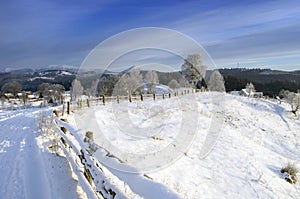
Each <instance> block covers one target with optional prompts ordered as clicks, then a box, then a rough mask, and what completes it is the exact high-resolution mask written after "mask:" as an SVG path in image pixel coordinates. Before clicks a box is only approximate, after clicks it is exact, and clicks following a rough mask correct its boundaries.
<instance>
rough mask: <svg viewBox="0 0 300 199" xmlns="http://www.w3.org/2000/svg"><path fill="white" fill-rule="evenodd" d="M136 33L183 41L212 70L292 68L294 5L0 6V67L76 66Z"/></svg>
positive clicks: (136, 1)
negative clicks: (207, 59)
mask: <svg viewBox="0 0 300 199" xmlns="http://www.w3.org/2000/svg"><path fill="white" fill-rule="evenodd" d="M140 27H162V28H169V29H174V30H176V31H179V32H181V33H184V34H186V35H188V36H189V37H191V38H193V39H194V40H196V41H197V42H199V43H200V44H201V45H203V47H204V48H205V49H206V50H207V52H208V53H209V54H210V56H211V57H212V58H213V60H214V61H215V63H216V64H217V67H236V66H237V63H239V66H245V67H266V68H273V69H281V70H299V69H300V1H298V0H295V1H289V0H286V1H284V0H281V1H274V0H272V1H269V0H265V1H255V0H249V1H245V0H244V1H243V0H239V1H229V0H228V1H218V0H211V1H201V0H198V1H156V0H152V1H140V0H133V1H130V0H129V1H122V0H120V1H118V0H116V1H113V0H107V1H100V0H87V1H82V0H72V1H71V0H64V1H61V0H26V1H23V0H2V1H1V6H0V68H22V67H43V66H47V65H63V64H66V65H75V66H79V65H80V64H81V63H82V61H83V60H84V58H85V57H86V56H87V55H88V53H89V52H90V51H91V50H92V49H93V48H94V47H95V46H97V45H98V44H99V43H100V42H101V41H103V40H105V39H107V38H109V37H110V36H113V35H114V34H117V33H119V32H122V31H126V30H128V29H132V28H140Z"/></svg>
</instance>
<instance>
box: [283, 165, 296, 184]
mask: <svg viewBox="0 0 300 199" xmlns="http://www.w3.org/2000/svg"><path fill="white" fill-rule="evenodd" d="M280 172H281V173H283V174H285V180H286V181H287V182H289V183H291V184H296V182H297V173H298V169H297V168H296V167H295V165H293V164H291V163H288V164H287V166H285V167H283V168H282V169H281V171H280Z"/></svg>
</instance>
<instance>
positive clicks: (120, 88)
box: [113, 69, 143, 95]
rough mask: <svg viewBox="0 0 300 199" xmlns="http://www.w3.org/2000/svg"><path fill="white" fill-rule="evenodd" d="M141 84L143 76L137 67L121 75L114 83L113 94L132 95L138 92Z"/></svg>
mask: <svg viewBox="0 0 300 199" xmlns="http://www.w3.org/2000/svg"><path fill="white" fill-rule="evenodd" d="M142 84H143V76H142V74H141V73H140V70H139V69H134V70H132V71H131V72H130V73H129V74H124V75H122V76H121V77H120V78H119V80H118V82H117V83H116V84H115V87H114V91H113V94H114V95H132V94H136V93H139V92H140V90H139V88H141V86H142Z"/></svg>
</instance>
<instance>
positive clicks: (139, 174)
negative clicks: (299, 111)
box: [0, 93, 300, 198]
mask: <svg viewBox="0 0 300 199" xmlns="http://www.w3.org/2000/svg"><path fill="white" fill-rule="evenodd" d="M220 95H221V96H220ZM289 108H290V107H289V106H288V105H287V104H277V103H276V102H272V101H269V100H265V99H256V98H247V97H239V96H233V95H228V94H217V93H197V94H190V95H184V96H179V97H176V98H171V99H165V100H162V99H161V100H156V101H152V100H150V99H146V100H145V101H143V102H141V101H139V102H133V103H127V102H123V103H120V104H116V103H114V104H111V103H107V104H106V106H103V105H97V106H93V107H91V108H83V109H81V110H75V111H74V113H72V114H71V115H68V116H65V117H66V119H67V120H68V123H63V122H61V124H62V125H64V124H65V126H66V128H67V129H68V130H69V132H70V134H69V135H66V137H65V139H67V136H73V137H72V139H75V141H76V139H77V141H78V143H79V144H78V146H79V147H86V148H88V147H89V144H87V143H85V144H82V143H83V140H84V136H85V133H86V132H87V131H92V132H93V133H94V143H92V144H95V145H96V146H97V147H96V148H98V149H97V150H96V151H95V152H93V153H92V156H91V158H95V159H97V160H98V161H99V162H100V163H99V164H101V167H102V171H103V173H104V175H105V176H107V178H106V179H110V180H111V183H112V184H113V185H114V186H116V187H117V188H118V189H119V190H118V191H119V192H117V193H121V195H118V194H117V196H119V198H122V197H124V195H126V196H127V197H128V198H138V197H139V196H140V197H144V198H300V184H299V181H298V182H297V183H296V184H294V185H292V184H290V183H288V182H286V181H285V179H284V175H283V174H281V173H280V170H281V168H282V167H283V166H285V165H286V164H287V163H288V162H291V163H294V165H295V166H296V167H297V168H300V146H299V141H300V120H299V117H298V118H297V117H295V116H293V115H292V114H291V113H290V111H289V110H290V109H289ZM43 111H48V112H51V111H52V110H51V109H46V108H44V109H43ZM39 112H40V109H27V110H17V111H10V112H9V111H4V112H1V113H0V158H1V163H0V172H1V175H2V180H1V182H0V192H1V193H0V196H1V198H80V197H81V198H85V197H89V196H90V195H89V194H90V193H89V188H88V187H87V185H86V183H83V182H81V178H80V177H78V176H79V174H78V171H77V170H80V168H74V164H70V163H68V162H66V160H67V159H66V158H64V157H65V156H68V154H66V153H68V150H65V151H63V152H61V153H60V155H56V154H55V153H51V152H50V151H49V150H48V148H47V146H48V144H49V143H48V142H49V139H47V138H46V137H45V136H44V135H43V134H42V133H41V132H40V131H38V128H37V125H36V120H37V119H36V118H37V117H38V115H39ZM219 127H220V129H219ZM178 138H180V139H178ZM190 138H192V139H190ZM208 138H209V139H210V142H207V140H208ZM76 143H77V142H76ZM207 143H209V144H207ZM90 144H91V143H90ZM76 146H77V145H76ZM212 146H213V148H212V150H211V151H210V150H209V149H210V147H212ZM94 148H95V147H94ZM205 149H207V151H210V153H208V154H207V155H206V156H204V155H203V150H204V151H205ZM70 165H72V166H71V167H72V168H70ZM103 165H104V166H103ZM93 177H94V182H97V181H102V178H101V179H100V177H99V175H98V176H93ZM97 178H98V179H97ZM298 178H299V175H298ZM95 184H96V183H95ZM96 185H97V184H96Z"/></svg>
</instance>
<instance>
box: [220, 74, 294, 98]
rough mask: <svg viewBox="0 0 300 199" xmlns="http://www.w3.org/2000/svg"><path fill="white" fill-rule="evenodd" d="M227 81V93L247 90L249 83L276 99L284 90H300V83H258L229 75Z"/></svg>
mask: <svg viewBox="0 0 300 199" xmlns="http://www.w3.org/2000/svg"><path fill="white" fill-rule="evenodd" d="M224 80H225V87H226V91H227V92H229V91H234V90H241V89H243V88H245V85H246V84H247V83H248V82H253V84H254V85H255V88H256V90H257V91H261V92H263V93H264V95H266V96H269V97H274V96H277V95H279V92H280V91H281V90H282V89H284V90H289V91H292V92H297V91H298V90H299V89H300V83H299V82H296V81H288V80H284V81H279V80H275V81H272V80H271V81H270V82H265V83H261V82H256V81H253V80H250V79H248V78H242V77H236V76H233V75H228V76H225V77H224Z"/></svg>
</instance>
